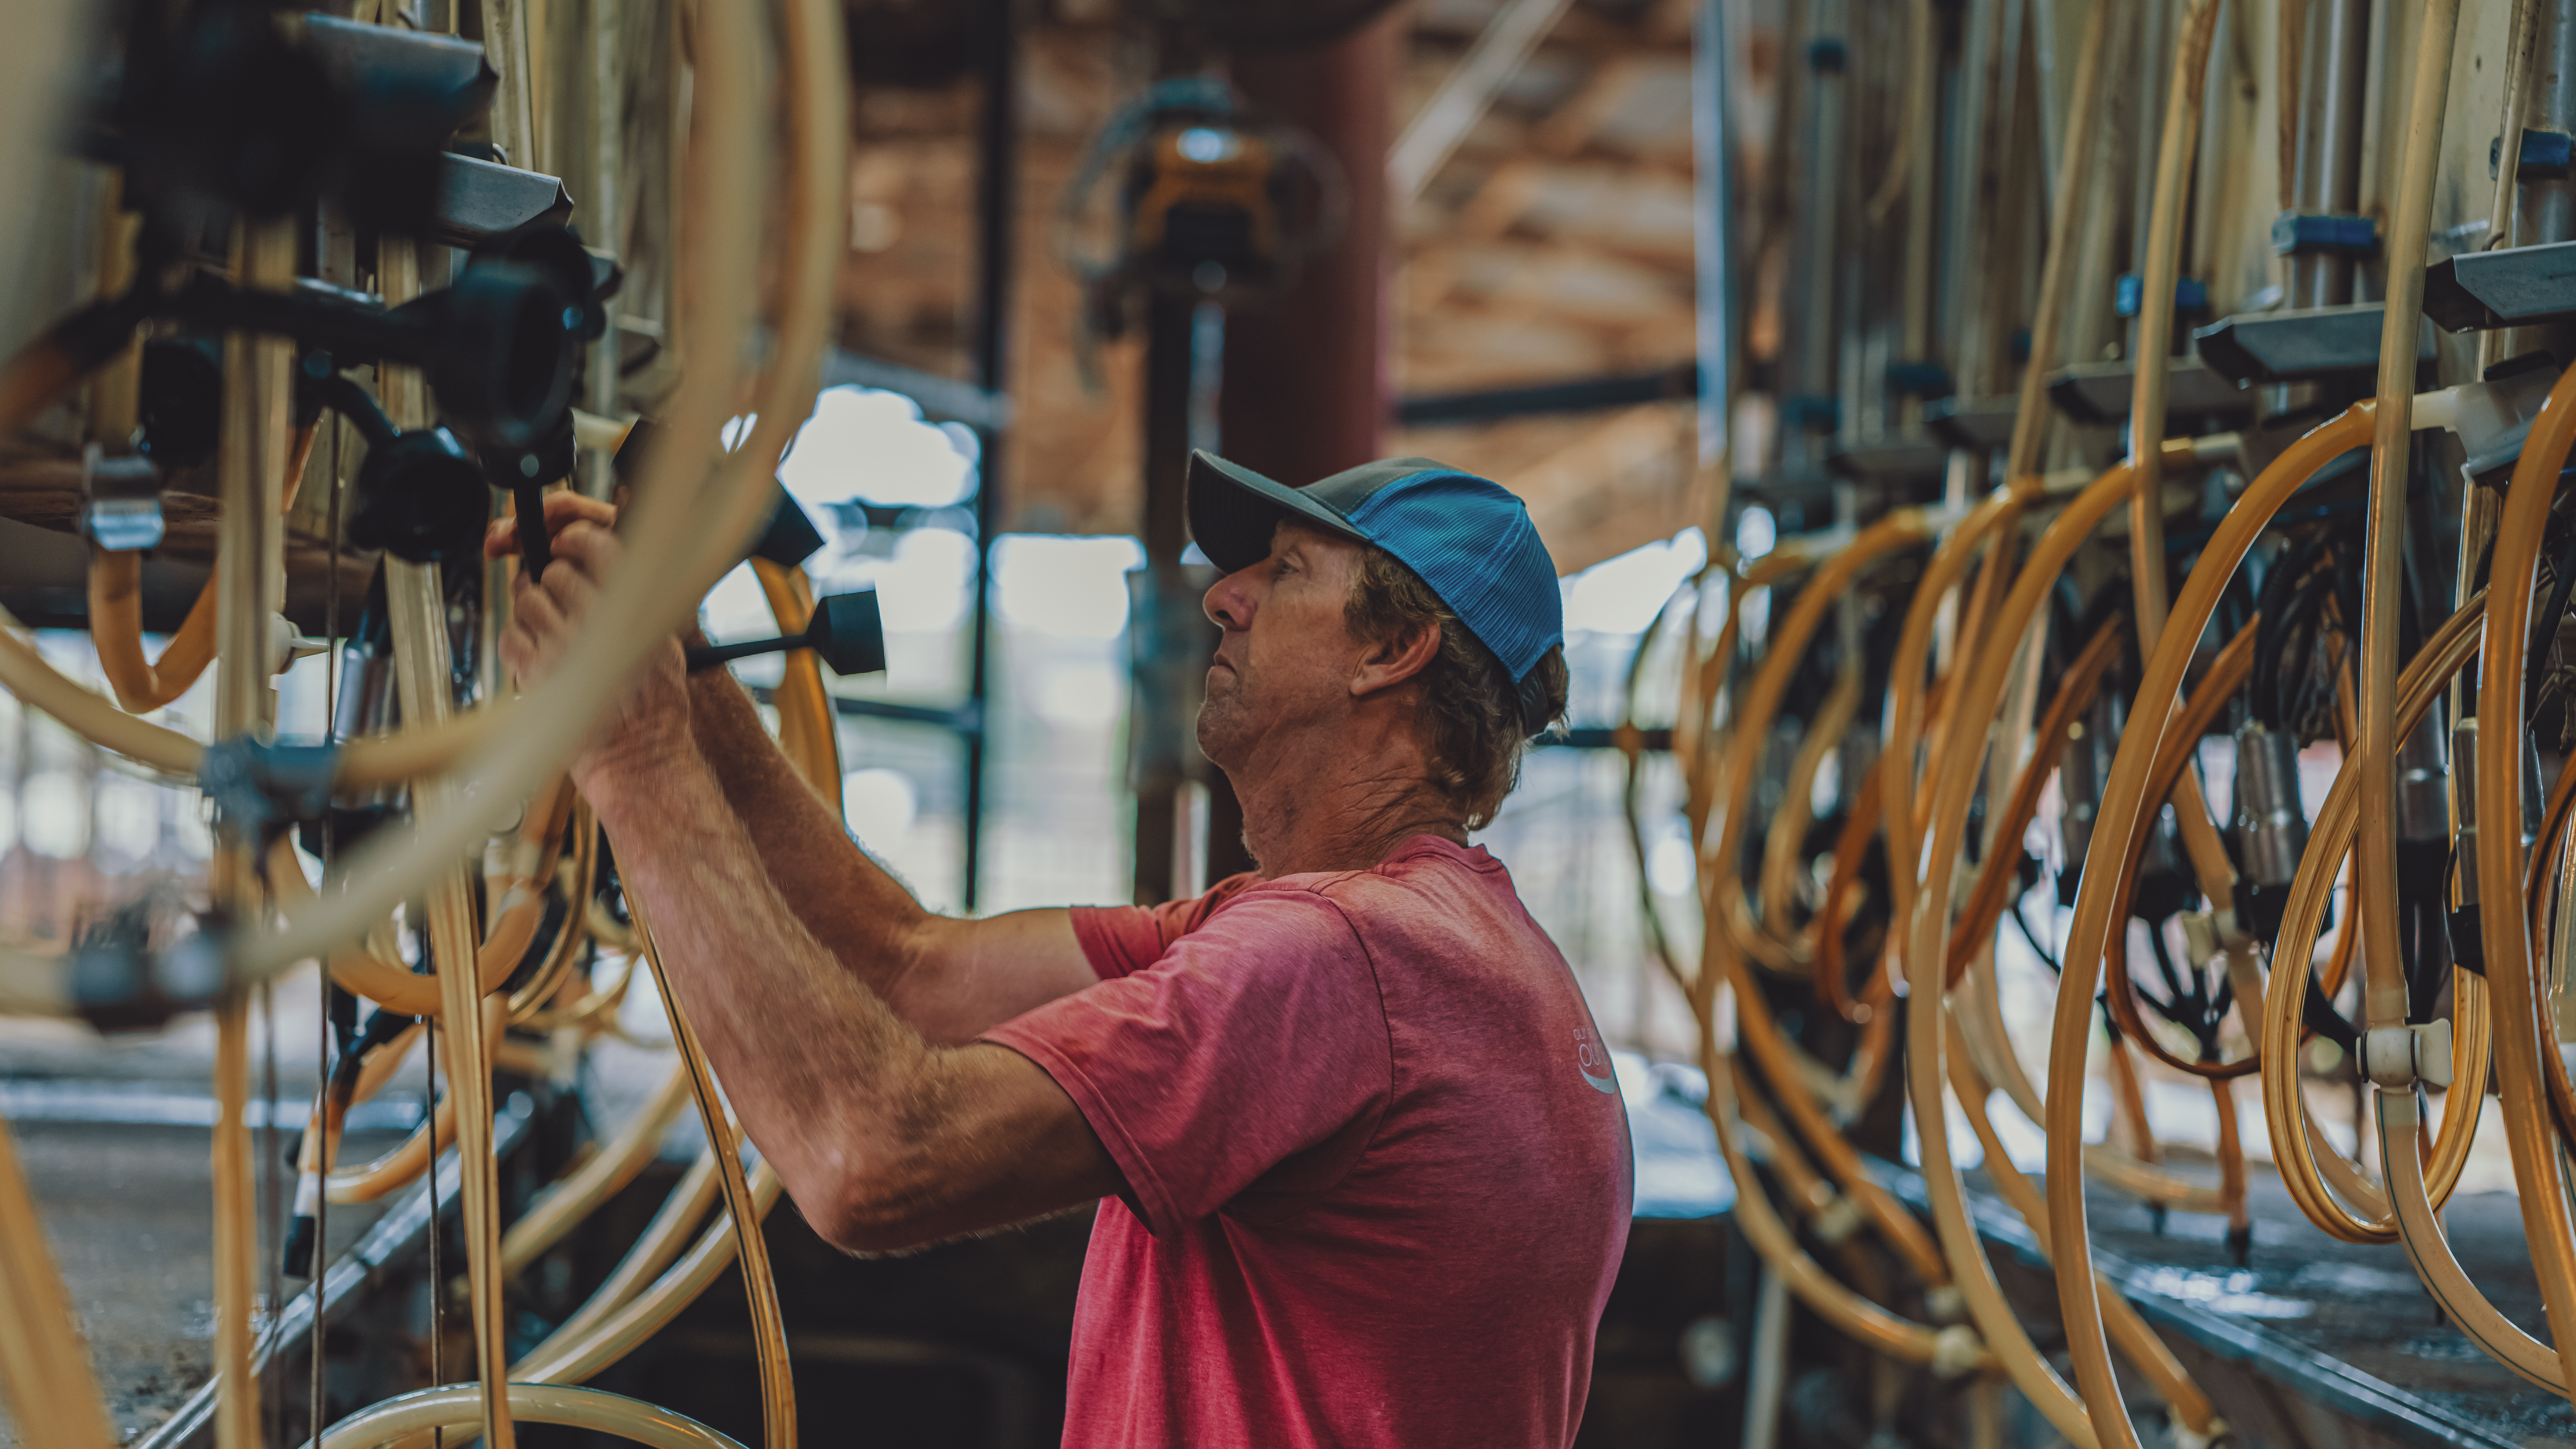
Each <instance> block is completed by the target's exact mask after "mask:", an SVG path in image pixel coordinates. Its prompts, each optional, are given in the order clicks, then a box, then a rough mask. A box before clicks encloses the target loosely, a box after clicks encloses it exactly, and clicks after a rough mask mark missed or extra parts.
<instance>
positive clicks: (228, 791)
mask: <svg viewBox="0 0 2576 1449" xmlns="http://www.w3.org/2000/svg"><path fill="white" fill-rule="evenodd" d="M339 763H340V751H339V747H338V746H336V745H278V744H269V743H267V742H265V741H262V740H256V739H253V738H251V737H250V736H248V735H239V736H235V737H234V738H232V739H229V740H225V741H222V742H221V743H218V744H212V745H208V746H207V747H206V758H205V762H204V763H203V764H201V765H199V766H198V767H197V788H198V789H199V790H201V791H203V792H205V796H206V798H207V799H208V800H211V801H213V802H214V806H215V823H216V824H217V825H219V826H221V827H223V828H224V829H226V830H228V831H231V832H235V833H237V834H239V835H242V836H245V837H255V836H257V835H259V834H260V833H261V832H263V831H265V830H267V829H268V828H269V827H270V826H272V825H282V824H286V823H288V822H290V821H296V820H313V819H317V818H319V817H320V816H321V814H322V812H324V811H325V810H328V809H329V808H330V807H331V780H332V777H333V776H334V775H335V774H337V773H338V770H339Z"/></svg>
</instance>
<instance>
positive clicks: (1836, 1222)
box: [1813, 1197, 1860, 1243]
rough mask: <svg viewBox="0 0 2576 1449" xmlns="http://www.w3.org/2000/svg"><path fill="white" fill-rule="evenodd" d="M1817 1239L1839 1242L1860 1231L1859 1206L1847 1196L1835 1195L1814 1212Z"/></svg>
mask: <svg viewBox="0 0 2576 1449" xmlns="http://www.w3.org/2000/svg"><path fill="white" fill-rule="evenodd" d="M1813 1227H1814V1228H1815V1233H1816V1236H1817V1238H1818V1239H1820V1240H1822V1241H1824V1242H1827V1243H1839V1242H1843V1241H1845V1240H1846V1239H1848V1238H1850V1237H1851V1235H1852V1234H1854V1233H1856V1232H1859V1231H1860V1208H1859V1207H1857V1206H1856V1205H1854V1204H1853V1202H1852V1200H1851V1199H1850V1198H1847V1197H1836V1198H1835V1199H1834V1200H1833V1201H1831V1202H1829V1203H1827V1204H1825V1205H1824V1206H1823V1207H1822V1208H1819V1209H1818V1210H1817V1212H1816V1217H1815V1222H1814V1223H1813Z"/></svg>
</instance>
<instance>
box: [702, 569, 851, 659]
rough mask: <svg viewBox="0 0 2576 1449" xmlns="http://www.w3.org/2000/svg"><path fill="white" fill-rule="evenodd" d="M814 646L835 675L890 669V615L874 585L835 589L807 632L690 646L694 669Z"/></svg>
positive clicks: (819, 607)
mask: <svg viewBox="0 0 2576 1449" xmlns="http://www.w3.org/2000/svg"><path fill="white" fill-rule="evenodd" d="M790 649H811V650H813V651H814V652H815V653H817V654H819V655H821V656H822V657H823V666H824V667H825V668H827V669H829V670H831V671H832V672H833V673H834V674H838V675H841V676H843V677H845V678H846V677H848V676H850V675H853V674H874V673H877V672H878V671H880V670H882V669H884V668H885V664H886V658H885V618H884V616H883V615H882V614H880V613H879V612H878V610H877V593H876V590H874V589H861V590H859V591H858V592H856V593H849V594H834V595H833V596H832V597H830V598H828V599H824V600H822V601H821V602H819V603H817V604H816V605H815V606H814V622H813V624H812V626H811V627H809V628H807V629H806V631H805V632H804V633H802V634H791V635H787V636H784V637H782V638H777V639H752V640H746V641H744V642H743V643H740V644H704V645H700V646H698V647H697V648H694V649H691V650H690V651H689V670H690V672H691V673H695V672H697V671H698V670H701V669H712V668H714V667H716V666H717V665H719V664H723V663H726V662H728V661H731V660H735V659H747V658H750V657H751V656H752V655H755V654H778V653H783V652H785V651H787V650H790Z"/></svg>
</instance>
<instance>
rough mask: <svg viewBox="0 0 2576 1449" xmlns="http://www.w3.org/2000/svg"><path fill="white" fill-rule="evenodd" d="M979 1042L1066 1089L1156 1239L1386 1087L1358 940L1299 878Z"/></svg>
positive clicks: (1380, 1036) (1334, 1135) (1383, 1034)
mask: <svg viewBox="0 0 2576 1449" xmlns="http://www.w3.org/2000/svg"><path fill="white" fill-rule="evenodd" d="M985 1040H986V1041H989V1042H994V1043H997V1044H999V1045H1001V1046H1005V1047H1008V1048H1010V1049H1011V1050H1012V1051H1014V1052H1017V1053H1019V1054H1021V1055H1022V1056H1025V1057H1026V1058H1028V1059H1029V1060H1030V1061H1031V1062H1034V1063H1036V1064H1037V1066H1038V1067H1040V1068H1042V1069H1044V1071H1045V1073H1046V1075H1047V1076H1049V1077H1052V1078H1053V1079H1054V1080H1055V1083H1056V1085H1057V1086H1058V1087H1060V1088H1062V1089H1063V1092H1064V1094H1065V1095H1066V1096H1068V1097H1069V1098H1070V1099H1071V1100H1072V1102H1073V1104H1074V1105H1075V1106H1076V1107H1078V1108H1079V1109H1080V1110H1081V1114H1082V1116H1083V1119H1084V1120H1085V1121H1086V1122H1087V1123H1088V1124H1089V1127H1090V1129H1091V1133H1092V1135H1093V1136H1094V1137H1096V1139H1097V1141H1098V1143H1099V1145H1100V1147H1101V1148H1102V1149H1103V1150H1104V1151H1105V1152H1106V1153H1107V1155H1108V1157H1109V1159H1110V1161H1111V1162H1112V1163H1113V1164H1114V1165H1115V1167H1116V1169H1117V1171H1118V1174H1119V1175H1120V1176H1121V1177H1122V1178H1123V1179H1124V1180H1125V1182H1126V1184H1127V1186H1128V1189H1129V1197H1130V1201H1131V1202H1132V1204H1133V1205H1134V1206H1135V1207H1136V1209H1137V1211H1138V1213H1139V1215H1140V1216H1141V1217H1142V1219H1143V1221H1144V1223H1145V1225H1146V1227H1147V1228H1148V1229H1150V1230H1151V1231H1153V1232H1154V1233H1156V1234H1158V1235H1160V1234H1165V1233H1169V1232H1171V1231H1173V1230H1175V1229H1177V1228H1178V1227H1179V1226H1180V1225H1182V1224H1184V1223H1187V1222H1189V1221H1191V1220H1193V1219H1196V1218H1199V1217H1203V1216H1205V1215H1207V1214H1209V1213H1212V1212H1215V1211H1217V1210H1219V1209H1220V1208H1222V1207H1224V1206H1225V1205H1226V1204H1227V1203H1228V1202H1230V1201H1232V1200H1233V1199H1234V1198H1235V1196H1236V1195H1237V1194H1239V1193H1241V1192H1242V1191H1244V1190H1245V1189H1246V1188H1248V1187H1250V1186H1252V1185H1253V1183H1254V1182H1255V1181H1256V1180H1258V1179H1260V1178H1261V1177H1262V1176H1263V1175H1264V1174H1266V1173H1268V1172H1269V1171H1270V1170H1271V1169H1272V1168H1274V1167H1276V1166H1278V1165H1279V1164H1280V1163H1282V1162H1284V1161H1286V1160H1287V1159H1288V1158H1290V1157H1293V1156H1297V1155H1299V1154H1301V1153H1304V1152H1306V1151H1308V1150H1309V1149H1313V1148H1317V1147H1320V1146H1323V1145H1325V1144H1326V1143H1328V1142H1330V1141H1333V1140H1337V1139H1343V1138H1345V1137H1347V1136H1348V1131H1347V1129H1351V1128H1353V1127H1354V1125H1355V1124H1363V1123H1364V1122H1365V1121H1366V1120H1367V1119H1370V1118H1371V1117H1372V1116H1373V1114H1374V1113H1376V1112H1377V1111H1379V1110H1381V1109H1382V1108H1383V1106H1384V1104H1385V1102H1386V1101H1387V1100H1388V1097H1389V1094H1390V1092H1391V1089H1392V1085H1393V1081H1392V1078H1393V1068H1394V1063H1393V1047H1392V1043H1391V1041H1390V1039H1389V1036H1388V1032H1387V1026H1386V1017H1385V1008H1384V1003H1383V1001H1382V999H1381V998H1380V996H1379V994H1378V986H1377V978H1376V972H1375V970H1374V968H1373V967H1372V966H1371V965H1370V963H1369V960H1368V955H1367V950H1366V948H1365V946H1364V945H1363V944H1362V943H1361V941H1360V940H1359V938H1358V935H1357V933H1356V932H1355V931H1354V930H1353V929H1352V927H1351V925H1350V922H1349V920H1348V918H1346V917H1345V916H1344V915H1343V914H1342V913H1341V911H1340V910H1339V908H1337V907H1336V906H1334V905H1333V904H1332V903H1330V902H1329V901H1327V900H1325V899H1324V898H1322V897H1321V896H1320V895H1318V894H1316V893H1314V892H1312V891H1305V890H1293V889H1292V890H1276V891H1271V892H1266V893H1264V894H1263V895H1261V896H1259V897H1249V896H1248V897H1246V898H1245V900H1244V901H1243V902H1242V903H1241V904H1239V905H1236V906H1233V907H1231V908H1229V909H1227V910H1226V911H1223V912H1220V913H1217V914H1215V915H1213V916H1212V917H1211V918H1210V919H1209V920H1208V921H1207V922H1206V923H1204V924H1203V925H1202V926H1201V927H1200V928H1199V929H1198V930H1195V931H1192V932H1190V933H1189V934H1187V935H1185V936H1183V937H1182V938H1181V939H1180V940H1178V941H1177V942H1175V943H1174V944H1173V945H1172V947H1171V949H1170V950H1169V951H1168V952H1167V953H1165V955H1164V956H1163V957H1162V959H1161V960H1159V961H1158V962H1156V963H1155V964H1154V965H1153V966H1152V968H1151V969H1149V970H1144V971H1139V972H1136V973H1134V974H1132V975H1127V976H1121V977H1118V978H1117V979H1114V980H1110V981H1104V982H1102V983H1100V984H1099V985H1098V986H1096V987H1094V988H1092V989H1090V990H1086V991H1083V992H1081V993H1079V994H1078V995H1073V996H1071V997H1069V998H1068V999H1064V1000H1060V1001H1057V1002H1055V1003H1053V1004H1051V1005H1047V1006H1045V1007H1042V1008H1040V1009H1038V1010H1035V1011H1032V1012H1031V1013H1030V1014H1029V1015H1027V1016H1025V1017H1021V1018H1018V1019H1016V1020H1013V1021H1010V1022H1008V1023H1005V1024H1003V1025H1001V1026H999V1027H996V1028H994V1029H993V1030H991V1031H988V1032H986V1033H985ZM1352 1140H1353V1141H1354V1142H1355V1143H1364V1141H1365V1134H1362V1135H1361V1136H1360V1137H1358V1138H1356V1139H1352ZM1345 1165H1346V1164H1345Z"/></svg>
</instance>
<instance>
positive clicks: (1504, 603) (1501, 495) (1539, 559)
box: [1189, 449, 1565, 734]
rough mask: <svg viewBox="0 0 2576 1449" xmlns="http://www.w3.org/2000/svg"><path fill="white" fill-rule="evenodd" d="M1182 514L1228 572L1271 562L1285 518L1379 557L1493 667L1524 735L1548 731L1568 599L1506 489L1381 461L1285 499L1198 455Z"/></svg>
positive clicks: (1252, 477) (1420, 461)
mask: <svg viewBox="0 0 2576 1449" xmlns="http://www.w3.org/2000/svg"><path fill="white" fill-rule="evenodd" d="M1189 508H1190V532H1191V533H1192V534H1194V535H1196V536H1197V538H1198V544H1199V548H1200V550H1201V551H1202V552H1204V553H1206V554H1207V556H1208V560H1209V562H1211V563H1214V564H1215V565H1216V566H1217V567H1218V568H1221V569H1223V570H1225V571H1226V572H1227V573H1233V572H1234V571H1235V570H1237V569H1245V568H1250V567H1251V566H1252V565H1254V564H1256V563H1259V562H1260V561H1261V560H1263V559H1265V558H1268V557H1269V556H1270V537H1271V534H1272V533H1273V532H1275V531H1276V530H1277V528H1278V526H1279V522H1280V520H1281V519H1295V520H1296V521H1297V522H1299V523H1303V524H1306V525H1308V526H1310V527H1313V528H1317V529H1321V530H1323V531H1324V532H1326V533H1331V534H1337V535H1339V536H1341V537H1343V538H1349V539H1356V540H1358V541H1359V542H1361V543H1370V544H1375V545H1377V546H1378V547H1379V548H1382V549H1385V550H1386V551H1387V552H1388V553H1390V554H1392V555H1394V556H1395V560H1396V562H1398V563H1400V564H1403V565H1404V566H1405V567H1406V568H1409V569H1411V570H1413V571H1414V573H1415V574H1417V575H1419V576H1420V577H1421V579H1422V582H1423V583H1425V584H1427V585H1429V586H1430V588H1431V592H1432V593H1434V594H1436V595H1438V596H1439V598H1440V602H1442V603H1444V604H1447V605H1448V606H1449V610H1450V612H1451V613H1454V614H1456V615H1457V616H1458V622H1460V623H1462V624H1464V625H1466V626H1467V632H1468V633H1470V634H1473V635H1474V636H1475V637H1476V640H1477V642H1479V643H1481V644H1483V645H1484V646H1485V647H1486V648H1487V649H1488V650H1491V651H1492V652H1493V655H1494V658H1495V659H1496V660H1498V661H1500V662H1501V664H1502V666H1503V671H1504V672H1505V673H1506V674H1509V675H1510V676H1511V680H1512V685H1513V687H1514V688H1515V689H1517V690H1518V691H1519V692H1520V705H1521V720H1522V723H1523V724H1524V725H1526V726H1527V727H1528V730H1529V732H1530V733H1531V734H1536V733H1538V732H1539V731H1540V730H1543V729H1545V728H1547V724H1548V720H1547V713H1548V710H1547V701H1546V699H1545V696H1544V693H1543V691H1542V690H1541V688H1540V684H1539V678H1538V674H1537V665H1538V662H1539V660H1540V659H1542V658H1544V657H1546V655H1547V651H1548V650H1550V649H1553V648H1555V647H1556V646H1557V645H1559V644H1562V643H1564V642H1565V599H1564V595H1563V594H1562V593H1561V592H1559V590H1558V588H1557V583H1556V563H1555V561H1554V560H1553V559H1550V558H1549V557H1548V555H1547V545H1546V544H1544V543H1541V542H1540V541H1539V537H1538V526H1537V525H1536V524H1534V523H1532V522H1530V516H1529V509H1528V507H1527V506H1526V505H1524V504H1523V503H1522V502H1521V500H1520V499H1519V498H1518V497H1516V496H1514V495H1513V493H1512V492H1511V490H1510V489H1507V488H1505V487H1504V486H1503V485H1501V484H1500V483H1496V482H1494V481H1493V480H1492V479H1490V478H1479V477H1477V476H1476V475H1475V474H1473V473H1463V472H1460V471H1459V470H1458V469H1455V468H1452V467H1450V466H1449V465H1448V464H1446V463H1435V462H1433V461H1432V460H1430V459H1429V458H1381V459H1379V460H1378V461H1376V462H1374V463H1363V464H1361V465H1360V466H1358V467H1356V468H1351V469H1346V470H1344V471H1342V472H1339V473H1336V474H1334V475H1333V476H1331V477H1329V478H1325V479H1322V480H1320V481H1318V482H1315V483H1310V484H1308V485H1307V486H1305V487H1303V488H1291V487H1288V486H1287V485H1286V484H1283V483H1277V482H1273V481H1272V480H1270V479H1268V478H1264V477H1262V476H1261V475H1260V474H1258V473H1255V472H1253V471H1252V470H1251V469H1249V468H1246V467H1244V466H1243V465H1241V464H1239V463H1229V462H1227V461H1226V460H1225V459H1223V458H1220V457H1218V456H1216V455H1215V454H1214V453H1210V452H1207V451H1206V450H1204V449H1195V450H1193V451H1192V452H1191V453H1190V468H1189Z"/></svg>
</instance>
